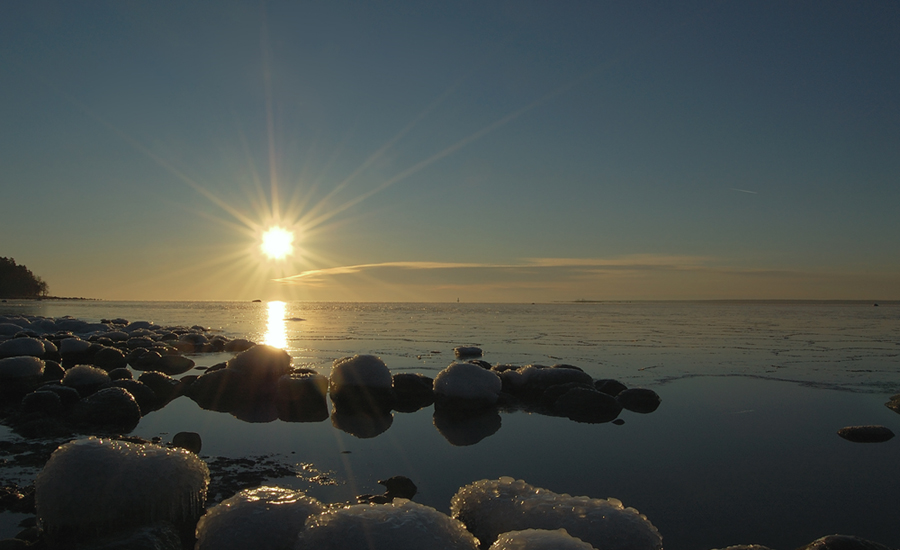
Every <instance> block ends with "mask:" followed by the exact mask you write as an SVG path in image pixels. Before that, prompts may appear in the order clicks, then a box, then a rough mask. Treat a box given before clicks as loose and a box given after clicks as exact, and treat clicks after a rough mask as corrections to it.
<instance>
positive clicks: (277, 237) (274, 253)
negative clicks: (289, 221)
mask: <svg viewBox="0 0 900 550" xmlns="http://www.w3.org/2000/svg"><path fill="white" fill-rule="evenodd" d="M260 248H262V251H263V254H265V255H266V256H268V257H269V258H271V259H273V260H282V259H284V258H286V257H288V256H290V255H291V254H293V253H294V234H293V233H292V232H290V231H288V230H287V229H282V228H281V227H278V226H275V227H270V228H269V229H268V230H267V231H266V232H265V233H263V236H262V245H260Z"/></svg>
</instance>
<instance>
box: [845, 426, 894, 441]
mask: <svg viewBox="0 0 900 550" xmlns="http://www.w3.org/2000/svg"><path fill="white" fill-rule="evenodd" d="M838 435H839V436H841V437H843V438H844V439H846V440H847V441H852V442H854V443H882V442H884V441H887V440H889V439H891V438H892V437H894V432H892V431H891V430H889V429H888V428H887V427H885V426H847V427H846V428H841V429H840V430H838Z"/></svg>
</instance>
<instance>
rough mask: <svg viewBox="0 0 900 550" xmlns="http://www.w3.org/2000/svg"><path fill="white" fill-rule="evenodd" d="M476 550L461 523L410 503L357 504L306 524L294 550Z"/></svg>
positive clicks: (328, 513) (431, 509)
mask: <svg viewBox="0 0 900 550" xmlns="http://www.w3.org/2000/svg"><path fill="white" fill-rule="evenodd" d="M426 548H427V549H428V550H475V549H477V548H478V541H477V540H476V539H475V537H473V536H472V534H471V533H469V532H468V531H466V529H465V527H463V525H462V524H461V523H459V522H458V521H456V520H454V519H451V518H450V517H448V516H446V515H445V514H442V513H441V512H438V511H437V510H435V509H434V508H430V507H428V506H423V505H422V504H417V503H415V502H412V501H409V500H402V499H398V500H395V501H394V502H393V503H391V504H357V505H355V506H348V507H346V508H340V509H337V510H331V511H328V512H325V513H323V514H319V515H318V516H312V517H310V518H309V519H308V520H307V521H306V529H305V530H303V531H301V532H300V534H299V537H298V538H297V544H296V545H295V546H294V550H423V549H426Z"/></svg>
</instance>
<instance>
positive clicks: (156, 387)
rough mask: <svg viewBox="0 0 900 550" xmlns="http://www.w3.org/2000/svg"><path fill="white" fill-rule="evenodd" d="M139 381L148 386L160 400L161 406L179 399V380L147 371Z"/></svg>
mask: <svg viewBox="0 0 900 550" xmlns="http://www.w3.org/2000/svg"><path fill="white" fill-rule="evenodd" d="M138 381H139V382H141V383H143V384H145V385H146V386H148V387H149V388H150V389H151V390H153V393H155V394H156V397H158V398H159V406H162V405H163V404H164V403H168V402H169V401H171V400H172V399H174V398H175V397H177V392H178V388H179V386H180V384H179V382H178V380H175V379H174V378H172V377H171V376H169V375H166V374H163V373H161V372H155V371H147V372H145V373H143V374H141V375H140V376H139V377H138Z"/></svg>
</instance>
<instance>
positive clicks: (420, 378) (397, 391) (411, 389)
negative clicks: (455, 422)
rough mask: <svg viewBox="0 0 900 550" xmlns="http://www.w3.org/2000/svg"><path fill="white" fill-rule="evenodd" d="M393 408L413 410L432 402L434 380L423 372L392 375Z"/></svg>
mask: <svg viewBox="0 0 900 550" xmlns="http://www.w3.org/2000/svg"><path fill="white" fill-rule="evenodd" d="M391 382H392V385H393V388H394V395H395V396H396V401H395V402H394V410H395V411H399V412H415V411H417V410H419V409H423V408H425V407H428V406H429V405H431V404H433V403H434V380H433V379H432V378H429V377H427V376H425V375H424V374H418V373H411V372H402V373H398V374H395V375H394V376H393V377H392V380H391Z"/></svg>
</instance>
